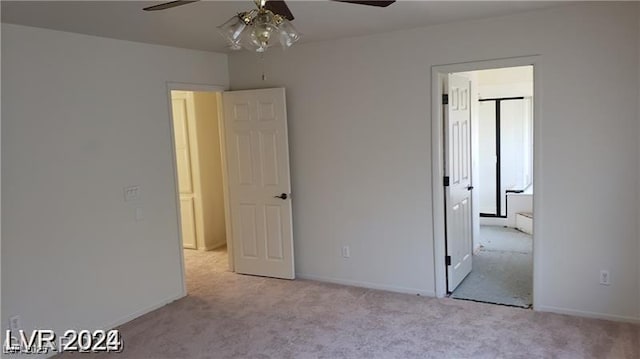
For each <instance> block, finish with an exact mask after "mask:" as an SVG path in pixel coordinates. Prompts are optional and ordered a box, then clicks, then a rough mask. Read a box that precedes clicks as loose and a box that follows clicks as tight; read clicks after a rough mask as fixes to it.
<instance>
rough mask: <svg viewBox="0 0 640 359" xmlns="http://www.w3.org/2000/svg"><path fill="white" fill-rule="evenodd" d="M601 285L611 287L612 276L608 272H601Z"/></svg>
mask: <svg viewBox="0 0 640 359" xmlns="http://www.w3.org/2000/svg"><path fill="white" fill-rule="evenodd" d="M600 284H601V285H611V275H610V274H609V271H608V270H601V271H600Z"/></svg>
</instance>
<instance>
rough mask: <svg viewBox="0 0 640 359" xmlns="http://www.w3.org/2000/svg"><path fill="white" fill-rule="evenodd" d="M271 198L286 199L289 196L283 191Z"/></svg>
mask: <svg viewBox="0 0 640 359" xmlns="http://www.w3.org/2000/svg"><path fill="white" fill-rule="evenodd" d="M273 198H280V199H287V198H289V196H288V195H287V194H286V193H283V194H281V195H279V196H273Z"/></svg>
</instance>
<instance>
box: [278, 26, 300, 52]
mask: <svg viewBox="0 0 640 359" xmlns="http://www.w3.org/2000/svg"><path fill="white" fill-rule="evenodd" d="M278 29H279V30H280V44H281V45H282V47H283V48H285V49H287V48H289V47H291V46H292V45H293V44H294V43H296V41H298V40H300V33H299V32H298V30H296V28H295V27H294V26H293V24H292V23H291V22H289V20H287V19H283V20H282V23H281V24H280V25H279V26H278Z"/></svg>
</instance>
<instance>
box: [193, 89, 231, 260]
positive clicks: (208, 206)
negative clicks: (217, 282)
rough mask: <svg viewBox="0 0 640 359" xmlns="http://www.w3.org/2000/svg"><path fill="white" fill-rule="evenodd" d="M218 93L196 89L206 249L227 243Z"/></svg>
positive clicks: (195, 101)
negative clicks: (197, 90)
mask: <svg viewBox="0 0 640 359" xmlns="http://www.w3.org/2000/svg"><path fill="white" fill-rule="evenodd" d="M218 100H219V94H217V93H213V92H194V93H193V105H194V110H195V120H196V121H195V124H196V133H197V137H198V162H199V163H198V167H199V172H200V186H201V191H202V193H201V203H202V213H203V216H204V218H203V223H202V224H203V225H204V231H203V232H204V243H205V245H204V248H203V249H215V248H218V247H220V246H223V245H225V244H226V243H227V236H226V227H225V223H224V193H223V186H222V158H221V153H220V134H219V131H218V107H219V103H218Z"/></svg>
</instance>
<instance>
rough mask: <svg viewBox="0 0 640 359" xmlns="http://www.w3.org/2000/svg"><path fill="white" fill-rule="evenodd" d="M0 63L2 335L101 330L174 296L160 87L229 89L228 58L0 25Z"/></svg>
mask: <svg viewBox="0 0 640 359" xmlns="http://www.w3.org/2000/svg"><path fill="white" fill-rule="evenodd" d="M2 56H3V57H2V74H3V78H2V120H3V123H2V125H3V128H2V172H3V178H2V180H3V181H2V207H3V209H4V211H3V217H2V221H3V224H4V225H3V227H2V323H3V324H2V327H3V328H4V327H5V325H6V324H5V323H7V320H8V317H9V316H11V315H15V314H20V315H21V316H22V320H23V325H24V327H25V329H28V330H29V329H33V328H35V327H39V328H52V329H55V330H61V329H63V328H81V329H91V328H99V327H109V326H111V325H113V324H117V323H121V322H122V321H124V320H127V319H131V317H132V316H136V315H139V314H141V313H143V312H145V311H146V310H148V309H150V308H153V307H155V306H158V305H162V304H163V303H165V302H166V301H169V300H172V299H175V298H177V297H178V296H180V295H181V293H182V289H183V288H182V281H181V274H180V261H179V254H178V253H179V243H178V240H177V236H178V226H177V214H176V196H175V188H176V187H175V183H174V173H173V168H172V147H171V141H172V139H171V137H170V120H169V108H170V107H169V97H168V93H167V81H171V82H190V83H209V84H220V85H227V83H228V72H227V71H228V70H227V56H226V55H223V54H215V53H206V52H199V51H191V50H184V49H175V48H169V47H162V46H154V45H146V44H140V43H133V42H126V41H120V40H112V39H104V38H98V37H91V36H85V35H78V34H70V33H64V32H56V31H51V30H44V29H36V28H29V27H23V26H16V25H8V24H3V25H2ZM127 185H139V186H140V187H141V200H140V201H139V202H137V203H135V204H132V203H131V202H128V203H125V202H124V195H123V187H125V186H127ZM135 207H142V208H143V215H144V220H143V221H140V222H136V221H135V220H134V208H135Z"/></svg>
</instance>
